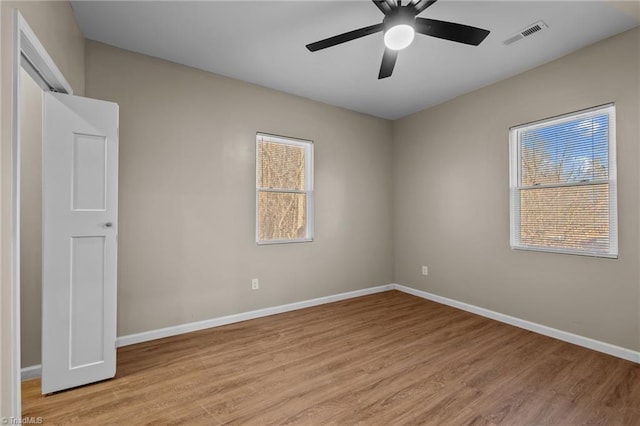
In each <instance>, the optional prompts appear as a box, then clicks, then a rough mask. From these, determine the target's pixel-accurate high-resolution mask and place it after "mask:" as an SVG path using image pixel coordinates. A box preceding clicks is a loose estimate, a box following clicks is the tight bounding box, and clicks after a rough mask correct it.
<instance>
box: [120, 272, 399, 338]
mask: <svg viewBox="0 0 640 426" xmlns="http://www.w3.org/2000/svg"><path fill="white" fill-rule="evenodd" d="M392 288H393V286H392V285H391V284H388V285H381V286H378V287H370V288H365V289H362V290H355V291H350V292H347V293H340V294H334V295H332V296H325V297H318V298H317V299H310V300H303V301H302V302H294V303H288V304H286V305H280V306H273V307H270V308H264V309H258V310H255V311H249V312H243V313H239V314H233V315H227V316H224V317H218V318H212V319H208V320H204V321H198V322H191V323H188V324H182V325H176V326H173V327H166V328H160V329H157V330H151V331H145V332H142V333H136V334H130V335H128V336H121V337H118V338H117V339H116V346H117V347H122V346H128V345H134V344H136V343H142V342H148V341H150V340H156V339H162V338H164V337H170V336H176V335H178V334H183V333H190V332H192V331H198V330H204V329H206V328H212V327H220V326H222V325H227V324H233V323H236V322H241V321H247V320H251V319H255V318H262V317H266V316H269V315H275V314H281V313H283V312H289V311H295V310H298V309H303V308H309V307H311V306H318V305H324V304H325V303H331V302H337V301H339V300H345V299H352V298H354V297H360V296H366V295H368V294H374V293H381V292H383V291H389V290H391V289H392Z"/></svg>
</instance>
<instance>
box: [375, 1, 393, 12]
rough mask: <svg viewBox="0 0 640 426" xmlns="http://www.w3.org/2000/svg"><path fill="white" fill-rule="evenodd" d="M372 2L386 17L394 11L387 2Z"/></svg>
mask: <svg viewBox="0 0 640 426" xmlns="http://www.w3.org/2000/svg"><path fill="white" fill-rule="evenodd" d="M371 1H373V4H375V5H376V6H377V7H378V9H380V12H382V13H384V14H385V15H387V14H388V13H389V12H391V10H392V7H391V5H390V4H389V3H388V2H387V0H371Z"/></svg>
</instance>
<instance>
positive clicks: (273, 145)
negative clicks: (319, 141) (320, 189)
mask: <svg viewBox="0 0 640 426" xmlns="http://www.w3.org/2000/svg"><path fill="white" fill-rule="evenodd" d="M303 241H313V143H312V142H310V141H305V140H300V139H292V138H285V137H281V136H272V135H267V134H264V133H258V134H257V136H256V242H257V243H258V244H273V243H291V242H303Z"/></svg>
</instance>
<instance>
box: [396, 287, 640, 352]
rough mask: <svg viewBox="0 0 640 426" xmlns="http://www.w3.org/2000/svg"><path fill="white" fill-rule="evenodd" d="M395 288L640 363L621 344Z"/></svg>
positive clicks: (418, 292)
mask: <svg viewBox="0 0 640 426" xmlns="http://www.w3.org/2000/svg"><path fill="white" fill-rule="evenodd" d="M391 287H392V288H393V289H394V290H399V291H402V292H404V293H407V294H412V295H414V296H418V297H421V298H423V299H428V300H431V301H433V302H437V303H441V304H443V305H448V306H452V307H454V308H458V309H462V310H463V311H467V312H471V313H474V314H477V315H481V316H483V317H487V318H491V319H494V320H496V321H500V322H504V323H506V324H510V325H514V326H516V327H520V328H524V329H525V330H529V331H533V332H535V333H538V334H542V335H544V336H548V337H553V338H555V339H558V340H563V341H565V342H569V343H573V344H574V345H578V346H583V347H585V348H589V349H593V350H594V351H598V352H603V353H605V354H609V355H613V356H615V357H618V358H622V359H626V360H628V361H633V362H636V363H640V352H638V351H634V350H631V349H627V348H623V347H621V346H616V345H612V344H610V343H605V342H601V341H599V340H595V339H591V338H589V337H584V336H580V335H578V334H573V333H569V332H568V331H562V330H558V329H557V328H552V327H547V326H546V325H542V324H538V323H535V322H531V321H527V320H523V319H521V318H516V317H512V316H510V315H505V314H501V313H500V312H495V311H491V310H489V309H485V308H481V307H479V306H475V305H470V304H468V303H464V302H459V301H457V300H454V299H449V298H447V297H442V296H438V295H436V294H432V293H429V292H426V291H423V290H417V289H415V288H411V287H406V286H403V285H400V284H391Z"/></svg>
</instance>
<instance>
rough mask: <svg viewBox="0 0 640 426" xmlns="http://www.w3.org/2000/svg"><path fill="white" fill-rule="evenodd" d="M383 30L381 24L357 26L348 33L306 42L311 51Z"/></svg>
mask: <svg viewBox="0 0 640 426" xmlns="http://www.w3.org/2000/svg"><path fill="white" fill-rule="evenodd" d="M382 30H383V26H382V24H375V25H371V26H368V27H364V28H358V29H357V30H353V31H349V32H348V33H344V34H340V35H337V36H333V37H329V38H326V39H324V40H320V41H316V42H315V43H311V44H307V49H309V50H310V51H311V52H315V51H316V50H321V49H326V48H327V47H332V46H335V45H337V44H341V43H346V42H347V41H351V40H355V39H357V38H360V37H365V36H368V35H371V34H375V33H377V32H379V31H382Z"/></svg>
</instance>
